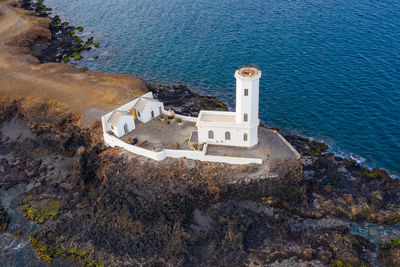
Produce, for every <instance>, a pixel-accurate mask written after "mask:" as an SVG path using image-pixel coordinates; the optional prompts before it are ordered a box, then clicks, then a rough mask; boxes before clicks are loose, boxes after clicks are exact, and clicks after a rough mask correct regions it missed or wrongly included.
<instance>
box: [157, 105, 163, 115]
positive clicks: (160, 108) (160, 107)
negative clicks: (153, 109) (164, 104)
mask: <svg viewBox="0 0 400 267" xmlns="http://www.w3.org/2000/svg"><path fill="white" fill-rule="evenodd" d="M158 109H159V110H160V114H161V113H162V112H161V106H160V107H158Z"/></svg>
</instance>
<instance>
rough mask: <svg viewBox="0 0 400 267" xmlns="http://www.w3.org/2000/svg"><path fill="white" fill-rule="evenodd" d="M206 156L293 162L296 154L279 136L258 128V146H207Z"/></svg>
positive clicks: (296, 156) (272, 131)
mask: <svg viewBox="0 0 400 267" xmlns="http://www.w3.org/2000/svg"><path fill="white" fill-rule="evenodd" d="M206 154H207V155H214V156H230V157H242V158H259V159H262V160H263V162H266V161H269V162H275V161H282V160H294V159H297V158H298V154H297V152H295V150H292V148H291V146H290V145H288V144H287V143H286V142H285V141H284V140H283V139H282V138H281V135H280V134H278V133H277V132H276V131H274V130H271V129H266V128H262V127H259V128H258V145H257V146H255V147H254V148H251V149H249V148H243V147H231V146H218V145H208V149H207V153H206Z"/></svg>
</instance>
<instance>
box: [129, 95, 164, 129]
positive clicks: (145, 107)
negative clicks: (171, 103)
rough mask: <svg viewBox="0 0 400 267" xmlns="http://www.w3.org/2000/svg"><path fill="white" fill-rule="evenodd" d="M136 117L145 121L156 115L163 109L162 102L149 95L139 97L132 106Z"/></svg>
mask: <svg viewBox="0 0 400 267" xmlns="http://www.w3.org/2000/svg"><path fill="white" fill-rule="evenodd" d="M133 109H134V110H135V111H134V112H135V113H136V118H137V119H138V120H140V121H141V122H143V123H146V122H148V121H150V120H152V119H154V118H156V117H157V116H159V115H160V114H161V113H162V111H163V110H164V104H163V103H162V102H160V101H157V100H155V99H154V98H150V97H141V98H140V99H139V100H138V101H137V102H136V104H135V106H134V107H133Z"/></svg>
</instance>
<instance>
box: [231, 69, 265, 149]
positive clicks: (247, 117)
mask: <svg viewBox="0 0 400 267" xmlns="http://www.w3.org/2000/svg"><path fill="white" fill-rule="evenodd" d="M235 78H236V123H240V124H242V125H243V127H245V128H246V129H248V131H249V143H250V144H249V145H250V146H254V145H256V144H257V143H258V135H257V131H258V125H259V124H260V120H259V119H258V104H259V92H260V89H259V87H260V78H261V71H260V70H259V69H257V68H255V67H242V68H239V69H238V70H237V71H236V72H235Z"/></svg>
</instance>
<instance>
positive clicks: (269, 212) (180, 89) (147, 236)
mask: <svg viewBox="0 0 400 267" xmlns="http://www.w3.org/2000/svg"><path fill="white" fill-rule="evenodd" d="M10 3H11V4H13V5H10ZM13 6H22V3H21V2H18V1H6V2H0V25H1V27H2V28H1V29H3V28H6V29H7V27H13V29H14V30H13V31H12V32H11V31H7V30H6V31H1V30H0V82H1V85H2V87H0V95H1V97H2V101H1V102H0V188H1V190H10V189H11V188H14V187H15V186H17V185H20V184H30V185H32V186H31V187H29V189H28V190H26V192H25V191H24V192H20V194H19V195H18V197H17V199H18V209H19V210H20V212H22V213H23V214H24V216H25V218H26V219H27V220H29V221H32V222H34V223H35V224H37V225H40V226H41V227H40V228H38V230H35V231H32V232H31V233H29V235H28V236H29V237H24V236H20V237H18V238H29V242H30V244H31V245H32V246H33V247H34V248H35V250H36V257H38V258H40V259H41V260H42V261H44V262H47V263H54V265H56V264H55V261H57V260H58V259H60V258H68V259H70V260H73V261H77V262H79V264H83V265H88V266H94V265H98V266H124V265H125V266H126V265H127V266H136V265H146V266H147V265H152V266H255V265H259V266H271V265H272V266H274V265H275V266H276V265H279V264H280V265H284V266H287V265H290V266H368V265H370V266H385V264H387V263H388V264H392V265H393V266H396V264H398V262H400V256H399V255H400V253H399V251H400V245H399V244H400V242H399V241H398V237H399V236H400V227H399V221H400V193H399V192H400V184H399V181H398V180H395V179H393V178H391V177H390V176H389V175H388V174H387V173H386V172H385V171H383V170H379V169H374V170H368V169H366V168H364V167H362V166H360V165H359V164H357V162H355V161H354V160H350V159H343V158H339V157H337V156H335V155H334V154H331V153H327V152H326V150H327V146H326V145H325V144H323V143H319V142H315V141H311V140H308V139H305V138H302V137H299V136H294V135H289V136H286V138H287V140H288V141H289V142H290V143H291V144H292V145H293V146H294V147H295V148H296V149H297V151H299V152H300V154H301V156H302V157H301V160H300V161H293V162H286V163H285V164H282V165H279V166H276V169H274V170H272V172H273V173H276V175H275V176H269V175H267V172H266V170H265V166H263V165H245V166H240V165H238V166H233V165H228V164H221V163H218V164H217V163H208V162H198V161H191V160H175V159H167V160H164V161H162V162H154V161H151V160H148V159H146V158H142V157H138V156H132V155H130V154H127V153H124V152H123V151H122V150H121V149H118V148H108V147H105V146H104V144H103V140H102V129H101V123H100V121H99V120H98V119H94V118H98V117H96V116H95V115H93V114H97V113H92V112H89V111H93V110H97V109H98V112H100V113H101V112H105V111H109V110H110V109H112V108H113V107H115V106H118V104H122V103H124V102H126V100H127V99H129V98H132V99H133V98H135V96H140V95H142V94H143V92H147V91H152V92H153V93H154V95H155V97H156V98H158V99H159V100H161V101H163V102H164V103H165V104H166V108H173V109H175V110H176V111H178V112H179V113H181V114H186V115H192V116H193V115H196V114H197V113H198V112H199V110H201V109H220V110H225V109H226V106H225V105H224V104H223V103H221V102H219V101H217V100H216V99H215V98H212V97H205V96H200V95H198V94H195V93H193V92H192V91H190V90H189V89H188V88H187V87H185V86H159V85H149V84H147V83H146V82H144V81H143V80H141V79H138V78H134V77H129V76H126V75H117V74H103V73H84V72H82V71H81V70H77V69H74V68H73V67H72V66H70V65H68V64H62V63H40V62H39V60H38V59H37V58H35V57H33V56H32V55H31V54H30V53H31V52H32V51H31V48H32V47H34V46H35V44H36V41H37V40H38V39H39V41H40V42H43V40H49V39H51V38H52V37H51V32H50V31H49V30H48V25H49V23H51V20H50V19H48V18H42V17H36V16H35V14H34V13H32V11H26V10H24V9H21V8H18V7H13ZM15 18H20V20H19V19H15ZM39 37H40V38H39ZM41 51H45V50H43V49H41ZM52 60H54V58H53V59H52ZM11 77H13V82H12V83H11V82H10V81H9V79H10V78H11ZM66 85H68V86H66ZM77 95H79V99H78V98H77V97H76V96H77ZM99 103H100V104H99ZM90 118H92V120H89V119H90ZM9 215H11V213H9V212H7V208H6V207H3V206H2V205H0V227H1V229H0V230H2V231H10V230H7V228H8V227H7V225H8V224H9V222H10V219H11V220H13V218H12V216H9ZM10 217H11V218H10ZM17 225H18V224H17ZM16 230H17V229H13V231H15V232H13V233H14V234H16V233H17V231H16ZM16 235H17V234H16ZM0 263H2V262H1V259H0Z"/></svg>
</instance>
